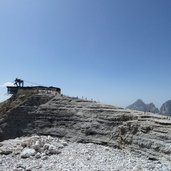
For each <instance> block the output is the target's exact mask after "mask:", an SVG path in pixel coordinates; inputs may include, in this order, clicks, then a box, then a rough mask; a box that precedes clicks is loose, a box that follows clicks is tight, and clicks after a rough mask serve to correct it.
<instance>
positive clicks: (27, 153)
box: [21, 148, 36, 158]
mask: <svg viewBox="0 0 171 171" xmlns="http://www.w3.org/2000/svg"><path fill="white" fill-rule="evenodd" d="M35 154H36V151H35V149H31V148H25V149H24V150H23V151H22V152H21V158H29V157H30V156H34V155H35Z"/></svg>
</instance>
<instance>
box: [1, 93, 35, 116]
mask: <svg viewBox="0 0 171 171" xmlns="http://www.w3.org/2000/svg"><path fill="white" fill-rule="evenodd" d="M33 94H35V92H34V91H31V90H27V91H23V90H21V91H19V92H18V93H17V94H16V95H13V96H12V97H11V98H9V99H8V100H6V101H4V102H2V103H0V118H2V117H4V116H5V115H6V112H7V111H8V110H10V109H12V108H14V107H16V106H18V105H20V104H22V103H23V102H24V101H25V100H27V99H28V98H29V97H30V96H32V95H33Z"/></svg>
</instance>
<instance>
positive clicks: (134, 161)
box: [0, 92, 171, 171]
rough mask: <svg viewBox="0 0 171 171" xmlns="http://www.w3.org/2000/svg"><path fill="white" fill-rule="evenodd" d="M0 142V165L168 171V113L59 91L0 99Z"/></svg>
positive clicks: (170, 154)
mask: <svg viewBox="0 0 171 171" xmlns="http://www.w3.org/2000/svg"><path fill="white" fill-rule="evenodd" d="M35 134H36V135H39V136H38V137H37V138H36V137H32V138H29V137H28V136H31V135H35ZM23 136H27V137H25V138H24V137H23ZM41 136H44V137H41ZM50 136H52V137H58V138H60V139H63V141H62V140H59V139H57V138H54V139H51V138H50ZM16 137H23V138H21V139H20V138H19V139H15V138H16ZM48 137H49V138H48ZM41 138H42V139H41ZM8 139H14V140H8ZM50 139H51V140H50ZM4 140H8V141H4ZM0 141H2V143H0V146H2V147H0V154H1V161H0V163H1V165H0V166H1V167H0V168H1V170H12V169H13V170H29V169H31V170H36V169H37V170H43V169H44V170H48V169H49V170H134V171H136V170H137V171H140V170H159V171H160V170H161V171H162V170H163V171H165V170H166V171H167V170H171V166H170V163H171V118H170V117H167V116H161V115H159V114H153V113H149V112H138V111H134V110H128V109H123V108H119V107H115V106H111V105H104V104H100V103H96V102H94V101H89V100H84V99H79V98H77V97H68V96H63V95H60V94H59V95H57V96H54V95H52V94H48V93H32V92H20V93H18V94H16V95H15V96H13V97H12V98H10V99H9V100H7V101H6V102H4V103H2V104H0ZM23 141H26V142H23ZM28 142H29V143H28ZM66 142H67V143H66ZM61 144H62V145H61Z"/></svg>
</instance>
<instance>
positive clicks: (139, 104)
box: [127, 99, 159, 113]
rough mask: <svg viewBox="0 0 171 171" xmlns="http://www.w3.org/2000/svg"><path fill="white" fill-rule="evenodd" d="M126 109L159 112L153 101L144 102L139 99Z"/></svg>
mask: <svg viewBox="0 0 171 171" xmlns="http://www.w3.org/2000/svg"><path fill="white" fill-rule="evenodd" d="M127 108H128V109H132V110H138V111H143V112H152V113H159V109H158V108H156V106H155V105H154V104H153V103H150V104H145V103H144V102H143V101H142V100H141V99H138V100H137V101H136V102H134V103H133V104H131V105H129V106H128V107H127Z"/></svg>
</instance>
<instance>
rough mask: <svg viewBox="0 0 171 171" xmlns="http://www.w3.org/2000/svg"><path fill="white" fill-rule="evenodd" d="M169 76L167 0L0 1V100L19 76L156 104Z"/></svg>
mask: <svg viewBox="0 0 171 171" xmlns="http://www.w3.org/2000/svg"><path fill="white" fill-rule="evenodd" d="M170 76H171V1H170V0H129V1H128V0H72V1H71V0H50V1H48V0H36V1H35V0H0V100H1V101H2V100H4V99H5V98H7V97H9V96H7V94H6V88H5V86H6V85H9V84H11V83H12V82H13V81H14V80H15V78H16V77H18V78H21V79H23V80H26V81H27V82H33V83H37V84H40V85H44V86H56V87H60V88H61V89H62V93H63V94H65V95H69V96H78V97H82V96H83V97H84V98H88V99H91V98H93V99H94V100H97V101H99V102H102V103H105V104H112V105H115V106H121V107H125V106H127V105H129V104H131V103H133V102H134V101H135V100H137V99H143V100H144V101H145V102H146V103H149V102H154V103H155V104H156V105H157V106H158V107H160V106H161V104H162V103H164V102H165V101H167V100H169V99H171V79H170ZM27 84H28V85H33V84H29V83H27Z"/></svg>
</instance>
